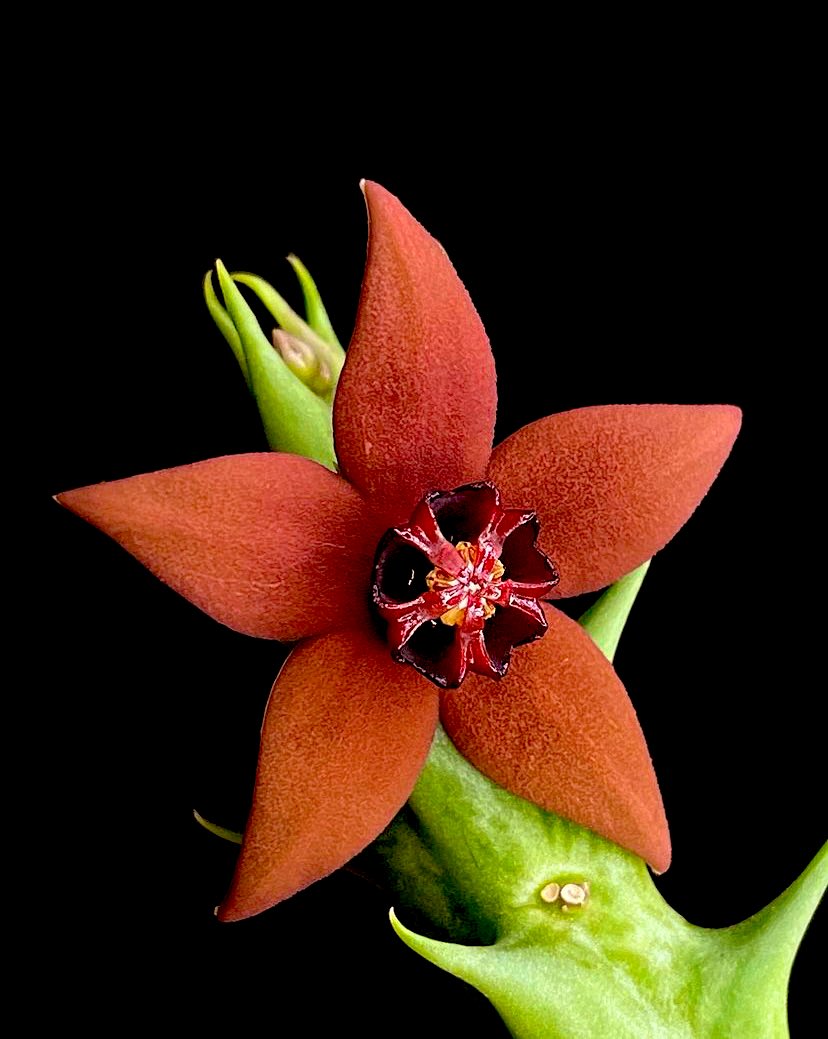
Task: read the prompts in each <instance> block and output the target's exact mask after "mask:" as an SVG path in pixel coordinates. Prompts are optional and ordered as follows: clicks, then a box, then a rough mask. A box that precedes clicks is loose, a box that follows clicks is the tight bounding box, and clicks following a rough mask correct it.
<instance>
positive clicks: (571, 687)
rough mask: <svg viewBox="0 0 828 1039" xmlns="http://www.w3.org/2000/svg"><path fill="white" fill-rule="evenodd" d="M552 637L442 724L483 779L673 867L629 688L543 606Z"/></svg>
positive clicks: (525, 652)
mask: <svg viewBox="0 0 828 1039" xmlns="http://www.w3.org/2000/svg"><path fill="white" fill-rule="evenodd" d="M546 615H547V620H548V622H549V630H548V631H547V633H546V635H545V636H544V637H543V638H541V639H540V640H539V641H538V642H535V643H533V644H532V645H530V646H525V647H523V648H521V649H517V650H515V653H514V655H513V657H512V663H511V665H510V668H509V671H508V673H507V675H506V677H505V678H503V679H501V680H500V681H499V682H497V683H494V682H492V681H490V680H489V679H487V678H479V677H478V676H476V675H471V676H469V678H467V679H466V681H465V682H464V683H463V685H462V686H461V687H460V688H459V689H456V690H452V691H451V692H448V693H445V694H444V695H443V700H442V720H443V724H444V726H445V728H446V731H447V732H448V734H449V735H450V736H451V738H452V740H453V741H454V743H455V745H456V746H457V749H458V750H459V751H460V753H461V754H463V755H464V756H465V757H466V758H468V760H469V761H471V762H472V764H474V765H475V766H476V767H477V768H478V769H480V771H481V772H483V773H484V775H487V776H489V778H490V779H493V780H494V781H495V782H496V783H499V784H500V785H501V786H504V787H506V788H507V789H508V790H511V791H512V793H514V794H518V795H519V796H520V797H523V798H526V800H528V801H532V802H534V803H535V804H538V805H540V806H541V807H543V808H546V809H549V810H550V811H552V812H555V813H556V814H557V815H561V816H564V817H565V818H567V819H571V820H573V821H574V822H576V823H578V824H579V825H581V826H585V827H587V828H588V829H590V830H594V831H595V832H596V833H599V834H601V835H602V836H603V837H607V838H609V840H611V841H614V842H615V843H616V844H620V845H621V846H622V847H624V848H627V849H628V850H629V851H632V852H635V853H636V854H637V855H640V856H641V857H642V858H644V859H646V860H647V861H648V862H649V863H650V864H651V865H652V866H653V867H654V868H655V869H656V870H658V871H659V872H661V871H663V870H665V869H666V868H667V867H668V865H669V864H670V837H669V834H668V831H667V821H666V819H665V817H664V807H663V805H662V802H661V795H660V793H659V789H658V783H657V782H656V777H655V773H654V772H653V766H652V762H651V761H650V756H649V754H648V752H647V746H646V744H645V742H644V737H643V735H642V733H641V727H640V726H639V724H638V719H637V718H636V715H635V710H634V709H633V706H632V704H631V703H630V700H629V697H628V696H627V694H626V692H625V690H624V687H623V685H622V684H621V682H620V681H619V679H618V676H617V675H616V674H615V671H613V669H612V666H611V665H610V664H609V662H608V661H607V659H606V657H605V656H604V655H603V653H601V651H600V650H599V649H598V648H597V646H596V645H595V644H594V643H593V641H592V640H591V639H590V637H589V636H588V635H587V634H586V632H585V631H584V630H583V629H582V628H581V627H580V626H579V625H578V624H576V623H575V621H572V620H570V619H569V618H568V617H566V616H564V614H562V613H560V612H559V611H558V610H556V609H554V608H553V607H551V606H549V607H547V608H546Z"/></svg>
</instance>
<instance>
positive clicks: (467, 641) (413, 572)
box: [373, 482, 559, 688]
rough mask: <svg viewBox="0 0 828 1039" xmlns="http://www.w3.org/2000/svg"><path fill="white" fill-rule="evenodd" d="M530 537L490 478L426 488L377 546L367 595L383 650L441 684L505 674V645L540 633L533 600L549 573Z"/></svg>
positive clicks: (527, 514)
mask: <svg viewBox="0 0 828 1039" xmlns="http://www.w3.org/2000/svg"><path fill="white" fill-rule="evenodd" d="M537 536H538V520H537V517H536V515H535V513H534V512H531V511H527V510H525V509H504V508H502V507H501V504H500V493H499V492H498V490H497V488H496V487H495V486H494V484H491V483H488V482H481V483H472V484H467V485H466V486H464V487H458V488H456V489H455V490H453V491H432V492H431V493H430V494H427V495H426V497H425V498H424V499H423V500H422V501H421V502H420V503H419V505H418V506H417V507H416V508H415V510H414V512H413V514H412V516H411V519H410V520H409V522H408V525H407V526H405V527H394V528H392V529H391V530H389V531H388V532H387V533H386V534H385V536H384V537H383V539H382V541H381V542H380V545H379V548H378V549H377V556H376V561H375V567H374V584H373V597H374V603H375V604H376V608H377V611H378V613H379V615H380V617H381V618H382V619H383V620H384V621H385V622H386V625H387V639H388V643H389V645H390V646H391V652H392V654H393V656H394V657H395V658H396V659H397V660H399V661H401V662H405V663H408V664H411V665H413V666H414V667H415V668H416V669H417V670H418V671H420V672H422V674H424V675H425V676H426V677H427V678H430V679H431V680H432V681H433V682H435V683H436V684H437V685H439V686H442V687H443V688H454V687H456V686H458V685H460V683H461V682H462V681H463V679H464V678H465V677H466V674H467V673H468V672H469V671H474V672H476V673H477V674H481V675H488V676H489V677H491V678H501V677H502V676H503V675H505V674H506V670H507V668H508V666H509V657H510V656H511V653H512V650H513V649H514V647H515V646H520V645H523V644H524V643H526V642H533V641H534V640H535V639H538V638H540V637H541V635H543V633H544V632H545V631H546V618H545V617H544V613H543V609H542V607H541V605H540V603H539V601H538V600H540V599H542V598H543V597H544V596H545V595H548V594H549V592H550V591H551V589H552V588H554V586H555V585H556V584H557V583H558V580H559V577H558V573H557V571H556V569H555V567H554V565H553V564H552V562H551V561H550V560H549V558H548V557H547V556H546V555H544V553H543V552H541V550H540V549H539V548H538V547H537V545H536V541H537Z"/></svg>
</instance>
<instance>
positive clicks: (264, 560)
mask: <svg viewBox="0 0 828 1039" xmlns="http://www.w3.org/2000/svg"><path fill="white" fill-rule="evenodd" d="M58 501H59V502H60V503H61V504H62V505H65V506H66V507H67V508H68V509H71V511H72V512H75V513H77V514H78V515H79V516H81V517H82V518H83V519H85V520H88V521H89V522H90V523H92V524H94V526H96V527H99V528H100V529H101V530H103V531H104V532H105V533H107V534H109V535H110V537H113V538H114V539H115V540H116V541H118V542H119V543H120V544H121V545H122V546H123V547H124V548H125V549H127V551H128V552H131V553H132V554H133V555H134V556H136V557H137V558H138V559H139V560H140V561H141V562H142V563H143V564H144V565H145V566H147V567H148V568H149V569H150V570H151V571H152V572H153V573H154V574H155V575H156V576H157V577H160V578H161V580H162V581H165V582H166V583H167V584H169V585H170V586H171V587H172V588H174V589H175V590H176V591H177V592H179V593H180V594H181V595H183V596H185V597H186V598H187V599H189V600H190V601H191V602H193V603H195V605H196V606H199V607H200V608H201V609H202V610H204V611H205V612H206V613H208V614H210V616H211V617H215V619H216V620H218V621H221V622H222V623H223V624H227V625H228V626H229V627H231V628H234V629H236V630H237V631H241V632H244V633H245V634H248V635H256V636H259V637H261V638H274V639H283V640H290V639H295V638H299V637H301V636H304V635H309V634H316V633H318V632H321V631H325V630H328V629H330V628H333V627H341V626H343V625H344V624H346V623H353V620H352V617H353V611H354V610H356V609H364V607H365V604H366V603H367V602H368V596H369V586H370V577H371V564H372V560H373V554H374V551H375V548H376V543H377V540H378V539H379V537H380V535H381V533H382V530H381V529H380V528H378V527H377V521H376V519H375V518H374V517H373V514H372V513H371V512H369V510H368V509H367V508H366V506H365V504H364V503H363V501H362V499H361V498H360V496H359V494H357V492H356V491H354V489H353V488H352V487H349V486H348V484H347V483H346V482H345V480H343V479H342V478H341V477H339V476H336V475H335V474H334V473H332V472H330V471H329V470H327V469H325V468H324V467H323V466H321V465H318V464H317V463H316V462H311V461H309V460H308V459H306V458H300V457H298V456H296V455H288V454H275V453H262V454H246V455H229V456H226V457H224V458H213V459H210V460H209V461H206V462H198V463H196V464H195V465H185V466H181V467H179V468H176V469H164V470H162V471H161V472H157V473H147V474H146V475H144V476H135V477H131V478H130V479H126V480H115V481H112V482H111V483H100V484H94V485H92V486H90V487H81V488H80V489H78V490H75V491H67V492H66V493H65V494H61V495H59V496H58Z"/></svg>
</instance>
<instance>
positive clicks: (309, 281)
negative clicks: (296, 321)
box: [287, 253, 344, 357]
mask: <svg viewBox="0 0 828 1039" xmlns="http://www.w3.org/2000/svg"><path fill="white" fill-rule="evenodd" d="M287 261H288V263H289V264H290V265H291V267H292V268H293V269H294V271H295V272H296V277H297V278H298V279H299V284H300V286H301V288H302V296H303V298H304V300H305V316H306V317H307V321H308V324H309V325H310V327H311V328H312V329H313V330H314V332H316V334H317V335H318V336H320V338H322V339H324V340H325V342H326V343H328V344H329V345H330V346H333V347H335V348H336V349H338V350H339V351H341V352H342V355H343V357H344V351H342V346H341V344H340V342H339V340H338V339H337V337H336V332H334V329H333V325H332V324H331V319H330V318H329V317H328V312H327V310H326V309H325V304H324V303H323V302H322V297H321V296H320V295H319V289H318V288H317V287H316V282H315V281H314V280H313V278H312V277H311V274H310V271H309V270H308V268H307V267H306V266H305V265H304V263H302V261H301V260H300V259H299V257H298V256H294V255H293V253H291V254H290V256H288V258H287Z"/></svg>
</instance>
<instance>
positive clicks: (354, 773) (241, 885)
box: [218, 630, 437, 920]
mask: <svg viewBox="0 0 828 1039" xmlns="http://www.w3.org/2000/svg"><path fill="white" fill-rule="evenodd" d="M436 724H437V690H436V689H435V687H434V686H433V685H431V683H429V682H427V681H426V680H425V679H424V678H422V677H421V676H420V675H418V674H417V673H416V672H415V671H414V670H413V668H408V667H402V666H401V665H399V664H395V663H394V662H393V661H392V660H391V657H390V655H389V653H388V648H387V646H385V645H384V644H383V643H381V642H380V641H379V639H377V638H376V637H375V636H374V635H373V633H371V632H368V631H361V630H351V631H342V632H336V633H334V634H332V635H322V636H320V637H319V638H316V639H313V640H309V641H307V642H304V643H302V644H300V645H299V646H298V647H297V648H296V649H295V650H294V652H293V653H292V654H291V656H290V657H289V658H288V661H287V663H286V664H285V666H284V668H283V669H282V673H281V674H280V675H279V677H278V679H277V680H276V684H275V685H274V687H273V692H272V693H271V696H270V702H269V703H268V706H267V713H266V715H265V721H264V727H263V729H262V741H261V749H260V752H259V767H258V772H257V775H256V787H255V791H254V794H253V807H252V809H251V813H250V819H249V821H248V824H247V830H246V832H245V836H244V844H243V845H242V850H241V855H240V857H239V861H238V866H237V868H236V875H235V877H234V879H233V884H232V887H231V889H230V893H229V894H228V896H227V898H226V899H225V901H224V903H223V905H222V906H221V908H220V909H219V912H218V915H219V918H220V919H221V920H241V919H243V918H244V917H247V916H252V915H253V914H255V913H260V912H262V910H264V909H267V908H269V907H270V906H272V905H275V903H276V902H280V901H281V900H282V899H284V898H287V897H288V896H289V895H292V894H294V893H295V892H297V891H299V890H301V889H302V888H304V887H307V885H308V884H312V883H313V882H314V881H315V880H319V879H320V878H321V877H324V876H326V875H327V874H328V873H331V872H332V871H333V870H335V869H337V868H338V867H339V866H342V865H343V864H344V863H345V862H347V861H348V859H350V858H352V857H353V856H354V855H356V854H357V852H359V851H361V850H362V849H363V848H364V847H365V846H366V845H367V844H369V843H370V842H371V841H372V840H373V839H374V838H375V837H376V836H377V835H378V834H379V833H380V832H381V831H382V830H383V829H384V828H385V827H386V826H387V825H388V823H389V822H390V821H391V819H392V818H393V816H394V815H395V814H396V812H397V811H399V809H400V808H401V807H402V806H403V804H404V803H405V801H406V799H407V798H408V795H409V794H410V793H411V790H412V788H413V786H414V783H415V781H416V779H417V776H418V775H419V772H420V769H421V768H422V765H423V762H424V761H425V757H426V754H427V753H428V750H429V747H430V746H431V739H432V737H433V735H434V729H435V727H436Z"/></svg>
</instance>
